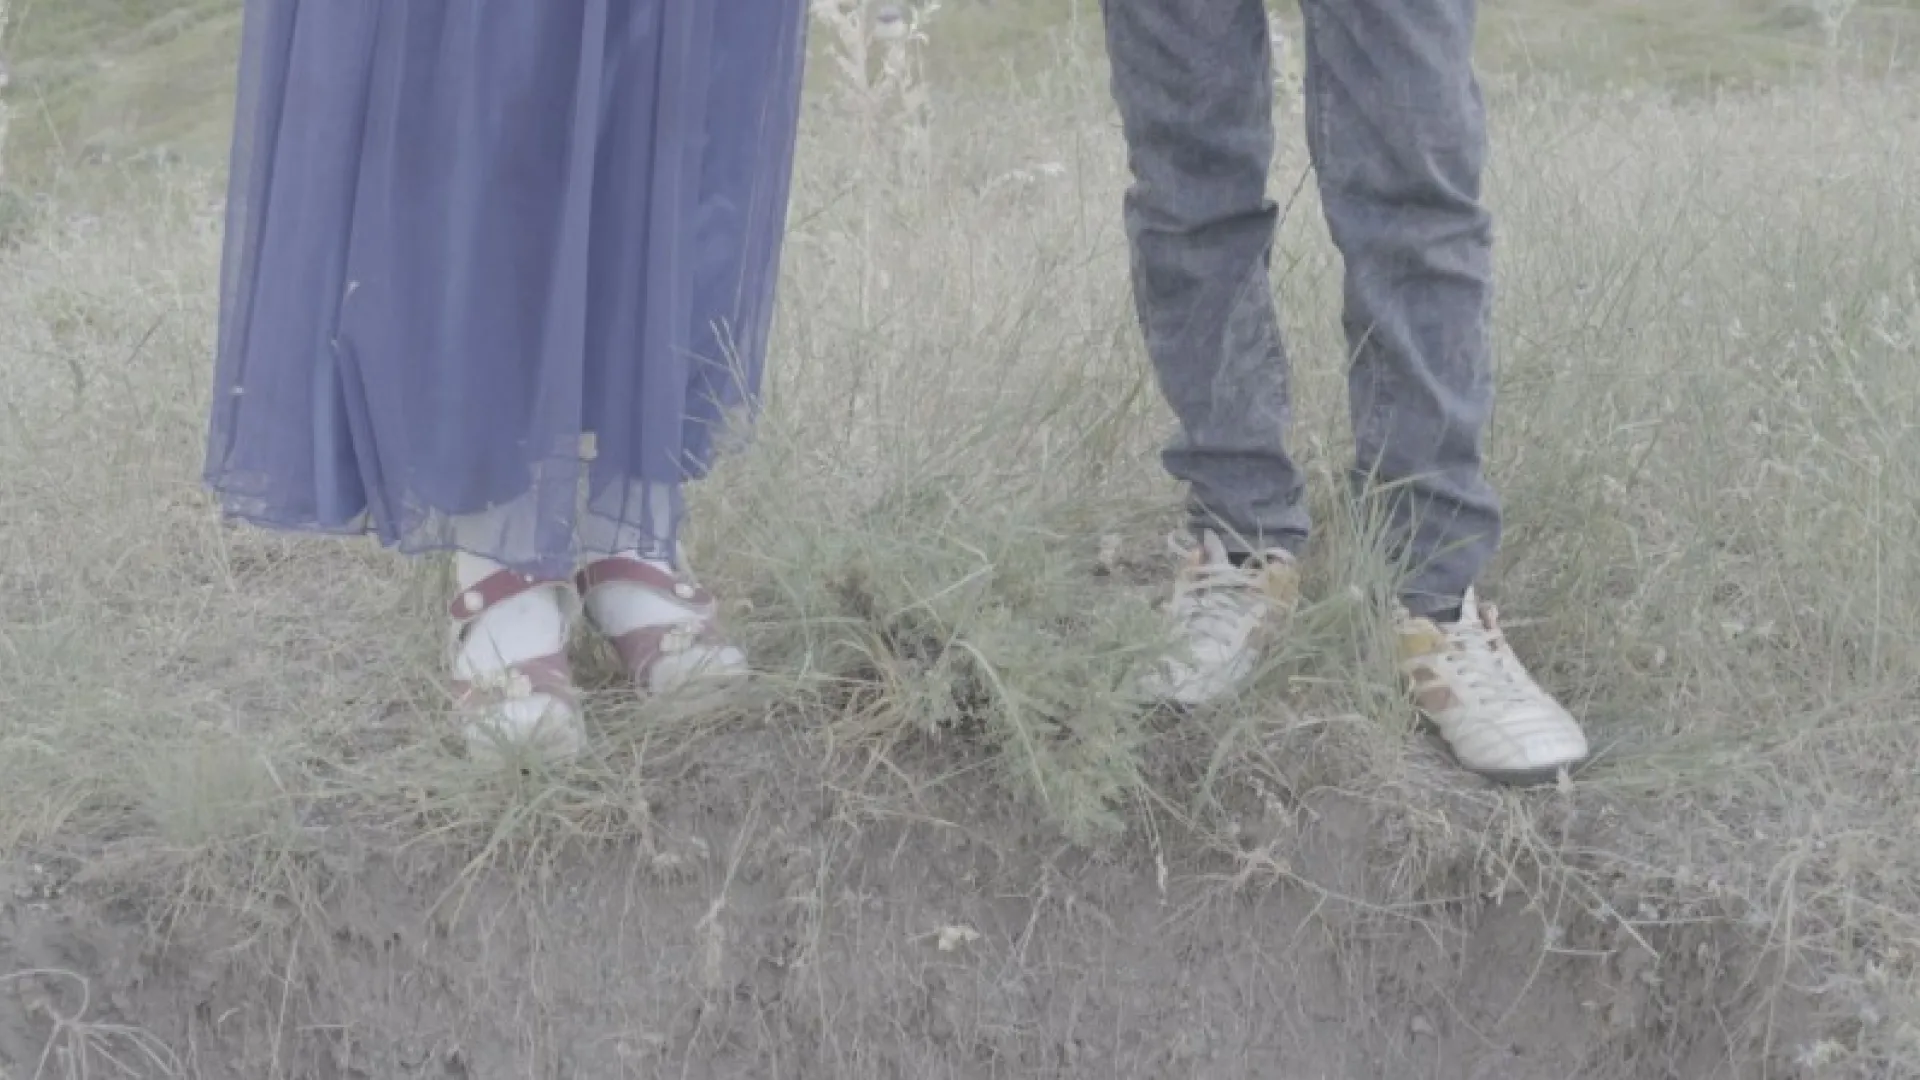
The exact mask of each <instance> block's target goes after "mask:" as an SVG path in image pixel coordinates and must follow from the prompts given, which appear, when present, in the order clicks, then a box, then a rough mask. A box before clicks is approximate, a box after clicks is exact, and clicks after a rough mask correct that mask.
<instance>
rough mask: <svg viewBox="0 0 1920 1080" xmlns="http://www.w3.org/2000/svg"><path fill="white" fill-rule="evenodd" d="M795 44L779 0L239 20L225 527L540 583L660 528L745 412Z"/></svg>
mask: <svg viewBox="0 0 1920 1080" xmlns="http://www.w3.org/2000/svg"><path fill="white" fill-rule="evenodd" d="M804 37H805V4H804V2H803V0H247V4H246V13H245V30H244V41H243V46H242V56H241V73H240V98H239V110H238V113H237V114H236V120H235V125H234V147H233V158H232V172H231V176H230V179H229V193H228V195H229V202H228V210H227V215H228V217H227V241H226V250H225V255H224V260H223V266H222V275H221V277H222V281H221V289H222V302H221V317H220V327H219V345H218V349H219V356H218V362H217V371H216V378H215V384H214V398H213V402H212V408H211V413H212V416H211V424H210V435H209V439H208V454H207V464H206V479H207V481H208V483H209V484H210V485H211V486H212V487H213V489H214V490H215V491H216V492H217V493H218V495H219V497H220V499H221V502H222V506H223V508H224V509H225V511H226V512H227V513H228V514H230V515H233V516H236V517H240V518H243V519H246V520H250V521H254V522H257V523H260V524H263V525H268V526H271V527H276V528H281V529H292V530H303V531H314V532H335V533H367V532H371V533H373V534H374V535H376V536H377V537H378V538H379V539H380V540H381V541H382V542H383V543H385V544H388V545H391V546H394V547H397V548H399V549H401V550H403V551H408V552H425V551H435V550H451V549H461V550H467V551H470V552H472V553H474V554H478V555H484V556H487V557H490V558H493V559H496V560H499V561H501V562H503V563H506V564H508V565H509V566H512V567H513V568H515V569H517V570H521V571H522V572H527V573H540V574H564V573H566V572H568V571H569V570H570V569H571V566H572V564H573V563H574V562H575V560H577V559H578V558H580V557H582V556H583V555H590V554H605V553H606V551H605V550H604V549H606V548H608V547H610V546H612V544H613V543H614V542H613V541H612V540H611V539H605V538H607V537H610V536H614V535H619V536H621V537H628V538H630V537H632V536H634V535H641V536H659V535H667V536H670V535H671V534H672V531H673V529H675V528H676V527H677V520H674V519H677V517H678V515H679V498H678V491H679V485H680V484H681V483H682V482H683V481H686V480H690V479H695V478H698V477H700V476H701V475H703V474H704V473H705V472H706V470H707V469H708V468H709V467H710V465H711V463H712V457H713V452H714V450H715V448H716V442H717V441H718V440H719V439H720V436H721V435H722V434H723V433H724V429H725V426H726V425H727V424H728V423H731V422H732V421H733V420H734V418H735V417H737V416H741V415H746V414H750V412H751V409H752V407H753V404H754V399H755V397H756V396H757V392H758V387H759V384H760V373H761V370H762V368H763V366H764V362H765V356H766V347H767V333H768V326H769V323H770V319H771V314H772V305H773V297H774V283H775V278H776V270H777V264H778V261H779V254H780V239H781V234H782V232H783V231H784V229H785V224H786V216H787V196H788V188H789V182H790V177H791V171H792V162H793V150H794V136H795V127H796V125H797V122H798V112H799V104H798V102H799V94H800V75H801V67H802V61H803V53H804V47H805V41H804ZM743 407H744V408H743ZM662 492H665V493H668V494H667V497H666V498H665V499H660V498H655V497H653V496H654V495H658V494H660V493H662ZM663 518H665V519H667V520H662V519H663ZM589 522H593V523H597V524H599V525H600V526H601V528H599V529H597V530H589V529H586V528H584V527H583V526H584V525H586V524H587V523H589ZM583 537H601V538H603V539H601V540H599V541H596V540H593V539H585V540H583Z"/></svg>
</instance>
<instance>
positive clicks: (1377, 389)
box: [1102, 0, 1500, 614]
mask: <svg viewBox="0 0 1920 1080" xmlns="http://www.w3.org/2000/svg"><path fill="white" fill-rule="evenodd" d="M1301 7H1302V10H1303V12H1304V14H1305V18H1306V30H1305V34H1304V42H1303V45H1304V47H1305V52H1306V113H1307V116H1306V120H1307V146H1308V150H1309V151H1310V153H1311V155H1312V159H1313V165H1314V171H1315V173H1316V176H1317V178H1318V182H1319V186H1320V194H1321V201H1322V203H1323V205H1324V207H1325V213H1326V219H1327V224H1328V226H1329V229H1330V231H1331V233H1332V236H1333V240H1334V243H1335V245H1336V246H1337V247H1338V248H1339V250H1340V253H1341V256H1342V258H1343V260H1344V262H1345V264H1346V271H1345V272H1346V279H1345V311H1344V312H1343V323H1344V325H1345V327H1346V332H1347V337H1348V344H1349V348H1350V351H1351V355H1350V357H1349V360H1350V363H1351V367H1350V369H1349V372H1348V390H1349V395H1350V398H1349V409H1350V412H1351V422H1352V427H1353V435H1354V443H1355V449H1356V453H1355V459H1354V466H1353V472H1352V482H1353V485H1354V491H1355V494H1356V495H1357V496H1366V497H1370V498H1375V499H1379V500H1381V502H1380V505H1381V507H1382V508H1384V509H1385V510H1386V511H1387V512H1388V514H1389V515H1390V516H1389V518H1388V521H1389V524H1390V527H1391V530H1392V532H1391V538H1392V541H1393V543H1394V544H1395V545H1396V547H1397V548H1398V549H1399V550H1398V552H1397V554H1399V555H1401V556H1402V557H1404V558H1405V559H1406V560H1407V563H1408V568H1409V572H1410V574H1411V577H1410V579H1409V580H1408V581H1407V583H1406V584H1405V586H1404V598H1405V601H1406V603H1407V606H1408V607H1409V608H1410V609H1412V610H1413V611H1414V613H1415V614H1430V613H1433V612H1437V611H1440V610H1443V609H1446V608H1450V607H1452V606H1454V605H1456V604H1458V603H1459V600H1460V597H1461V595H1462V594H1463V593H1464V592H1465V591H1466V589H1467V588H1468V586H1470V585H1472V584H1473V582H1474V579H1475V577H1476V576H1477V575H1478V574H1479V572H1480V570H1481V568H1482V566H1483V565H1484V564H1485V563H1486V561H1487V560H1488V559H1489V558H1490V557H1491V556H1492V554H1493V552H1494V551H1495V550H1496V549H1497V548H1498V546H1499V542H1500V506H1499V501H1498V499H1497V498H1496V496H1495V494H1494V492H1493V490H1492V488H1491V487H1490V486H1489V485H1488V483H1487V481H1486V477H1485V476H1484V474H1483V470H1482V466H1481V448H1482V443H1483V432H1484V429H1485V427H1486V423H1487V418H1488V415H1489V413H1490V412H1491V409H1492V404H1493V387H1492V379H1491V373H1490V370H1489V358H1488V333H1487V317H1488V306H1489V301H1490V299H1491V286H1492V281H1491V277H1492V271H1491V245H1492V230H1491V221H1490V219H1489V217H1488V215H1487V212H1486V211H1485V210H1484V209H1483V208H1482V207H1481V205H1480V177H1481V169H1482V165H1483V162H1484V160H1485V157H1486V122H1485V111H1484V108H1483V105H1482V102H1481V97H1480V90H1479V85H1478V83H1477V82H1476V81H1475V78H1474V74H1473V66H1472V49H1473V34H1474V17H1475V10H1474V9H1475V3H1474V0H1302V2H1301ZM1102 9H1103V14H1104V16H1105V20H1106V32H1107V50H1108V54H1109V57H1110V60H1111V63H1112V66H1113V94H1114V98H1115V100H1116V101H1117V102H1118V104H1119V107H1120V114H1121V118H1122V121H1123V125H1124V128H1125V131H1126V138H1127V146H1128V161H1129V165H1130V167H1131V169H1132V171H1133V177H1134V184H1133V187H1132V188H1131V190H1130V191H1129V192H1128V193H1127V198H1126V222H1127V232H1128V236H1129V238H1130V239H1131V241H1132V245H1133V286H1134V299H1135V303H1136V305H1137V308H1138V312H1139V317H1140V322H1141V325H1142V327H1143V329H1144V331H1145V335H1146V344H1147V352H1148V353H1149V354H1150V355H1151V357H1152V359H1153V364H1154V367H1155V369H1156V371H1157V373H1158V379H1159V383H1160V388H1161V391H1162V392H1163V393H1164V394H1165V395H1166V397H1167V400H1168V402H1169V403H1170V404H1171V406H1172V408H1173V410H1174V412H1175V413H1176V414H1177V416H1178V418H1179V421H1180V434H1179V435H1178V437H1177V438H1176V439H1175V440H1174V442H1173V444H1172V445H1171V446H1169V447H1168V448H1167V451H1166V454H1165V462H1166V467H1167V469H1168V471H1169V472H1171V473H1172V474H1173V475H1174V476H1175V477H1176V478H1178V479H1180V480H1182V481H1185V482H1186V484H1187V486H1188V488H1189V492H1190V494H1189V508H1190V511H1191V514H1192V516H1193V524H1194V526H1195V527H1196V528H1214V529H1218V530H1221V531H1222V532H1223V534H1224V535H1223V539H1225V540H1227V542H1228V547H1229V549H1234V548H1238V549H1241V550H1248V549H1255V548H1271V547H1282V548H1287V549H1289V550H1293V551H1296V552H1297V551H1298V550H1299V549H1300V547H1301V546H1302V545H1303V544H1304V542H1305V540H1306V536H1307V530H1308V520H1307V511H1306V505H1305V502H1304V499H1303V488H1304V484H1303V482H1302V478H1301V474H1300V470H1299V468H1298V467H1297V466H1296V465H1295V463H1294V461H1293V459H1292V458H1291V457H1289V456H1288V454H1287V450H1286V447H1285V437H1286V433H1287V428H1288V426H1289V424H1290V422H1291V412H1292V409H1291V403H1290V395H1289V391H1288V370H1287V368H1288V363H1287V356H1286V350H1285V347H1284V346H1283V344H1282V342H1281V339H1280V328H1279V323H1278V320H1277V319H1276V317H1275V312H1274V309H1273V302H1272V293H1271V287H1270V285H1269V282H1268V264H1269V260H1270V256H1271V252H1272V245H1273V233H1274V224H1275V221H1276V219H1277V217H1278V207H1277V206H1276V205H1275V204H1274V203H1273V202H1272V201H1271V200H1269V199H1268V198H1267V197H1266V183H1267V170H1268V167H1269V164H1270V161H1271V158H1272V156H1273V139H1274V134H1273V99H1274V93H1273V83H1272V74H1271V66H1272V57H1271V51H1270V50H1271V43H1270V39H1269V37H1268V28H1267V13H1266V9H1265V7H1264V6H1263V4H1262V0H1103V3H1102Z"/></svg>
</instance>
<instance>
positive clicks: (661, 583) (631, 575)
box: [574, 555, 719, 622]
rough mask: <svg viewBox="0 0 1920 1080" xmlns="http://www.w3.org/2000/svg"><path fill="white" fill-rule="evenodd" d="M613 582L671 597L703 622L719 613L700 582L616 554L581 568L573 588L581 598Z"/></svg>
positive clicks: (711, 596) (710, 594)
mask: <svg viewBox="0 0 1920 1080" xmlns="http://www.w3.org/2000/svg"><path fill="white" fill-rule="evenodd" d="M614 582H622V583H625V584H628V585H638V586H640V587H641V588H643V589H648V590H651V591H653V592H656V593H658V594H660V595H661V596H664V597H668V598H671V599H672V600H673V601H674V602H675V603H678V604H682V605H684V606H686V607H689V608H692V609H693V610H694V612H695V613H696V614H697V615H698V616H699V617H700V619H701V621H703V622H704V621H707V620H709V619H711V618H713V616H714V614H715V613H716V612H717V611H718V610H719V607H718V605H717V604H715V603H714V599H713V594H712V593H710V592H708V591H707V590H706V589H705V588H704V587H702V586H701V585H700V584H699V583H697V582H694V581H689V580H687V579H686V578H683V577H679V576H677V575H675V574H671V573H668V572H667V571H664V570H662V569H660V568H659V567H657V566H653V565H650V564H648V563H644V562H641V561H640V560H639V559H629V558H625V557H623V556H618V555H616V556H614V557H612V558H607V559H596V560H595V561H593V562H590V563H588V564H587V565H586V566H584V567H581V569H580V573H579V574H578V575H576V576H575V578H574V586H575V588H577V589H579V590H580V595H581V596H585V595H587V594H588V593H590V592H592V591H593V590H595V589H597V588H599V587H600V586H602V585H610V584H613V583H614Z"/></svg>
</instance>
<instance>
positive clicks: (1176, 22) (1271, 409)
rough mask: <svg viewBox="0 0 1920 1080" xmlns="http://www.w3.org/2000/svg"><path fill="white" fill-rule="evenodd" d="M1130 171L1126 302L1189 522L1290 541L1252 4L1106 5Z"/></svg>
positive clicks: (1263, 113)
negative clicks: (1149, 369)
mask: <svg viewBox="0 0 1920 1080" xmlns="http://www.w3.org/2000/svg"><path fill="white" fill-rule="evenodd" d="M1101 11H1102V16H1103V18H1104V21H1105V26H1106V35H1107V53H1108V58H1109V61H1110V63H1111V65H1112V72H1113V77H1112V90H1113V96H1114V100H1115V102H1116V104H1117V105H1118V106H1119V111H1120V117H1121V123H1122V127H1123V129H1124V132H1125V135H1126V140H1127V162H1128V167H1129V168H1130V169H1131V171H1132V174H1133V184H1132V186H1131V187H1130V188H1129V190H1128V192H1127V195H1126V202H1125V220H1126V228H1127V236H1128V240H1129V241H1130V244H1131V248H1132V278H1133V293H1134V304H1135V308H1136V311H1137V314H1138V317H1139V320H1140V324H1141V329H1142V331H1143V333H1144V335H1145V337H1146V346H1147V354H1148V356H1149V357H1150V358H1151V360H1152V362H1153V367H1154V372H1155V376H1156V378H1157V380H1158V382H1159V386H1160V390H1161V392H1162V393H1163V394H1164V395H1165V397H1166V399H1167V402H1168V404H1169V405H1170V406H1171V407H1172V409H1173V412H1174V415H1175V417H1176V418H1177V419H1178V421H1179V426H1178V432H1177V433H1176V435H1175V436H1174V438H1173V440H1172V442H1171V443H1170V445H1169V446H1168V447H1167V448H1166V451H1165V454H1164V457H1163V460H1164V462H1165V465H1166V468H1167V471H1168V472H1170V473H1172V474H1173V476H1174V477H1175V478H1176V479H1178V480H1180V481H1182V482H1184V483H1185V485H1186V487H1187V490H1188V496H1187V498H1188V512H1189V516H1190V518H1191V523H1192V525H1193V527H1194V528H1195V529H1201V528H1211V529H1217V530H1220V531H1221V532H1222V533H1223V539H1225V540H1226V542H1227V546H1228V547H1229V548H1230V549H1237V550H1250V549H1264V548H1272V547H1282V548H1288V549H1291V550H1295V551H1297V550H1298V549H1299V548H1300V547H1301V546H1302V545H1303V543H1304V541H1305V539H1306V535H1307V529H1308V521H1307V513H1306V505H1305V500H1304V498H1303V491H1304V484H1303V482H1302V478H1301V475H1300V472H1299V470H1298V469H1297V468H1296V467H1295V464H1294V462H1293V460H1292V458H1290V457H1289V456H1288V455H1287V449H1286V434H1287V429H1288V427H1289V425H1290V422H1291V419H1292V402H1291V395H1290V393H1289V389H1288V366H1287V357H1286V351H1285V348H1284V346H1283V345H1282V343H1281V340H1280V326H1279V320H1278V318H1277V317H1276V314H1275V311H1274V306H1273V294H1272V288H1271V285H1270V283H1269V263H1270V259H1271V254H1272V247H1273V232H1274V223H1275V221H1276V219H1277V218H1278V216H1279V209H1278V207H1277V206H1276V205H1275V204H1274V203H1273V201H1272V200H1270V199H1268V198H1267V197H1266V185H1267V170H1268V167H1269V165H1270V164H1271V161H1272V157H1273V79H1272V74H1271V66H1272V57H1271V55H1270V51H1269V50H1270V49H1271V43H1270V40H1269V38H1268V36H1267V12H1266V8H1265V7H1264V6H1263V4H1262V0H1103V2H1102V5H1101Z"/></svg>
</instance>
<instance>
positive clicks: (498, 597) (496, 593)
mask: <svg viewBox="0 0 1920 1080" xmlns="http://www.w3.org/2000/svg"><path fill="white" fill-rule="evenodd" d="M566 585H567V583H566V582H565V581H561V580H557V579H553V578H535V577H528V576H526V575H525V574H516V573H514V572H513V571H511V570H497V571H495V572H493V573H491V574H488V575H487V576H486V577H484V578H481V579H480V580H479V581H476V582H474V583H473V584H472V585H469V586H467V587H466V588H464V589H461V590H460V591H459V592H457V593H455V594H454V597H453V599H452V600H451V601H449V602H448V603H447V615H448V616H449V617H451V618H452V619H453V621H454V622H456V623H460V624H462V625H465V624H467V623H470V622H472V621H473V620H475V619H477V618H479V617H480V616H481V615H483V614H485V613H486V612H487V611H488V610H490V609H492V608H494V607H496V606H498V605H500V604H504V603H506V602H507V601H509V600H511V599H513V598H514V597H516V596H522V595H525V594H526V593H530V592H532V591H533V590H535V589H551V588H554V587H559V588H566Z"/></svg>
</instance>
